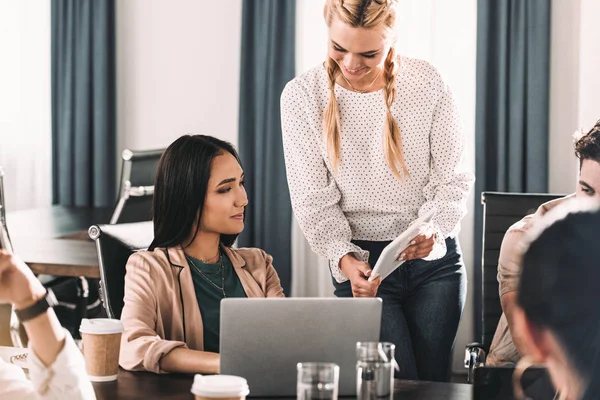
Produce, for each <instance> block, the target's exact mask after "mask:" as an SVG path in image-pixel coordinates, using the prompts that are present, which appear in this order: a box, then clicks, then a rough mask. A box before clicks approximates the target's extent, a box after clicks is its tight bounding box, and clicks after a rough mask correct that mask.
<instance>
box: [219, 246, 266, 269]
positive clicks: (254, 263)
mask: <svg viewBox="0 0 600 400" xmlns="http://www.w3.org/2000/svg"><path fill="white" fill-rule="evenodd" d="M230 250H231V253H232V254H234V255H236V256H238V257H240V258H241V259H242V260H244V263H245V264H246V267H247V268H248V270H254V269H264V268H266V267H267V266H268V265H269V264H271V262H272V260H273V257H271V256H270V255H269V254H267V253H266V252H265V251H264V250H262V249H259V248H256V247H241V248H230ZM232 261H233V260H232Z"/></svg>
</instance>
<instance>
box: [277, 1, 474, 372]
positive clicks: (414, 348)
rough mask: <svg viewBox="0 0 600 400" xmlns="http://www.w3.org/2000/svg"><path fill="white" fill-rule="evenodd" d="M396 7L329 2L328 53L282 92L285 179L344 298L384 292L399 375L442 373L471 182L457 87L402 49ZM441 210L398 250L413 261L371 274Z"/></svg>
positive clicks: (461, 277) (456, 301) (460, 281)
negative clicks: (395, 243)
mask: <svg viewBox="0 0 600 400" xmlns="http://www.w3.org/2000/svg"><path fill="white" fill-rule="evenodd" d="M397 7H398V4H397V1H393V0H388V1H385V0H327V2H326V4H325V12H324V14H325V21H326V23H327V26H328V28H329V43H328V57H327V60H326V61H325V62H324V63H323V64H322V65H318V66H317V67H315V68H313V69H312V70H310V71H308V72H306V73H304V74H303V75H301V76H298V77H296V78H295V79H293V80H292V81H291V82H289V83H288V84H287V86H286V88H285V90H284V91H283V94H282V97H281V118H282V128H283V144H284V151H285V160H286V168H287V176H288V182H289V187H290V194H291V199H292V205H293V208H294V213H295V216H296V218H297V220H298V222H299V224H300V227H301V228H302V231H303V232H304V235H305V236H306V238H307V239H308V241H309V243H310V245H311V247H312V249H313V250H314V251H315V252H317V253H318V254H320V255H322V256H324V257H326V258H328V259H329V260H330V269H331V274H332V278H333V279H332V280H333V284H334V287H335V294H336V296H338V297H352V296H354V297H373V296H378V297H381V298H382V299H383V317H382V326H381V340H384V341H391V342H393V343H395V344H396V354H397V360H398V362H399V364H400V369H401V371H400V373H399V374H398V375H397V376H398V377H400V378H407V379H421V380H436V381H444V380H446V379H447V376H448V371H449V365H450V356H451V351H452V346H453V343H454V339H455V337H456V331H457V328H458V323H459V321H460V317H461V314H462V310H463V305H464V301H465V296H466V275H465V268H464V266H463V263H462V257H461V252H460V246H459V244H458V242H457V239H456V237H457V235H458V232H459V230H460V220H461V219H462V218H463V216H464V215H465V214H466V205H465V203H466V199H467V195H468V192H469V190H470V188H471V186H472V183H473V180H474V178H473V174H472V173H471V172H470V171H469V170H468V169H466V168H465V166H464V164H463V152H464V137H463V134H462V130H461V124H460V118H459V115H458V111H457V109H456V106H455V103H454V100H453V98H452V93H451V91H450V89H449V88H448V86H447V85H446V84H445V83H444V82H443V80H442V78H441V77H440V75H439V73H438V72H437V71H436V70H435V68H433V67H432V66H431V65H430V64H428V63H427V62H425V61H421V60H416V59H411V58H407V57H400V56H398V55H397V54H396V52H395V50H394V45H395V41H396V35H395V28H396V23H397V22H396V21H397V18H398V16H397ZM433 208H436V209H437V214H436V216H435V217H434V221H433V224H432V226H431V227H430V228H429V229H428V230H426V231H424V232H423V233H422V234H420V235H418V236H417V237H415V238H414V240H413V242H412V245H411V246H409V247H408V248H407V249H406V250H405V251H403V252H402V254H400V255H398V258H399V259H400V258H401V259H404V260H408V261H407V262H406V263H404V264H403V265H402V267H401V268H399V269H397V270H396V271H395V272H394V273H393V274H391V275H390V276H389V277H387V278H386V279H385V280H384V281H381V280H380V279H375V280H374V281H372V282H368V281H367V278H368V277H369V276H370V274H371V266H373V265H374V264H375V262H376V261H377V258H378V257H379V255H380V254H381V251H382V250H383V248H384V247H385V246H386V245H387V244H388V243H389V242H390V241H391V240H393V239H394V238H396V237H397V236H398V235H400V234H401V233H402V232H403V231H404V230H405V229H406V228H407V227H408V226H409V224H410V223H411V222H412V221H414V220H415V219H416V218H417V217H418V216H419V215H423V214H425V213H427V212H428V211H429V210H431V209H433Z"/></svg>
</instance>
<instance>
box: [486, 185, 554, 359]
mask: <svg viewBox="0 0 600 400" xmlns="http://www.w3.org/2000/svg"><path fill="white" fill-rule="evenodd" d="M563 196H564V195H558V194H529V193H500V192H483V193H482V194H481V203H482V204H483V245H482V248H483V254H482V256H483V257H482V258H483V260H482V272H481V276H482V283H483V292H482V293H483V302H482V316H481V318H482V326H483V330H482V331H483V338H482V344H483V348H484V349H485V350H486V351H488V350H489V348H490V345H491V343H492V339H493V337H494V333H495V332H496V327H497V326H498V322H499V321H500V317H501V316H502V306H501V304H500V294H499V293H498V280H497V275H498V257H499V256H500V245H501V244H502V239H503V238H504V234H505V233H506V231H507V230H508V228H510V226H511V225H512V224H514V223H515V222H518V221H519V220H520V219H521V218H523V217H524V216H526V215H529V214H532V213H534V212H535V211H536V210H537V208H538V207H539V206H540V205H542V204H544V203H546V202H548V201H550V200H554V199H556V198H559V197H563Z"/></svg>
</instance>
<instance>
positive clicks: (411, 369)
mask: <svg viewBox="0 0 600 400" xmlns="http://www.w3.org/2000/svg"><path fill="white" fill-rule="evenodd" d="M353 243H354V244H356V245H357V246H359V247H360V248H362V249H363V250H368V251H369V252H370V256H369V264H370V265H371V266H374V265H375V263H376V262H377V259H378V258H379V256H380V254H381V251H382V250H383V249H384V247H385V246H387V245H388V243H389V242H368V241H358V240H357V241H354V242H353ZM446 247H447V252H446V255H445V256H444V257H443V258H441V259H439V260H434V261H424V260H410V261H407V262H405V263H404V264H402V265H401V266H400V267H399V268H398V269H396V270H395V271H394V272H393V273H392V274H391V275H389V276H388V277H387V278H386V279H385V280H383V282H382V283H381V285H380V286H379V290H378V292H377V296H378V297H381V299H382V300H383V312H382V317H381V334H380V340H381V341H385V342H392V343H394V344H395V345H396V361H397V362H398V364H399V365H400V371H399V372H397V373H396V378H400V379H415V380H416V379H420V380H426V381H439V382H444V381H447V380H448V378H449V376H450V360H451V357H452V347H453V345H454V340H455V338H456V332H457V330H458V323H459V322H460V318H461V315H462V312H463V307H464V304H465V298H466V295H467V276H466V271H465V267H464V265H463V262H462V255H461V251H460V246H459V244H458V241H457V240H456V239H446ZM333 284H334V286H335V291H334V293H335V295H336V296H337V297H352V288H351V286H350V281H346V282H343V283H337V282H336V281H335V280H333Z"/></svg>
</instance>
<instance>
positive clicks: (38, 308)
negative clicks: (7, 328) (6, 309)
mask: <svg viewBox="0 0 600 400" xmlns="http://www.w3.org/2000/svg"><path fill="white" fill-rule="evenodd" d="M56 305H58V300H56V296H55V295H54V292H53V291H52V289H47V290H46V296H44V297H42V298H41V299H40V300H38V301H36V302H35V303H34V304H32V305H30V306H29V307H26V308H23V309H22V310H15V314H16V315H17V318H19V321H21V322H25V321H29V320H30V319H33V318H35V317H37V316H38V315H40V314H43V313H45V312H46V310H47V309H48V308H50V307H54V306H56Z"/></svg>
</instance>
